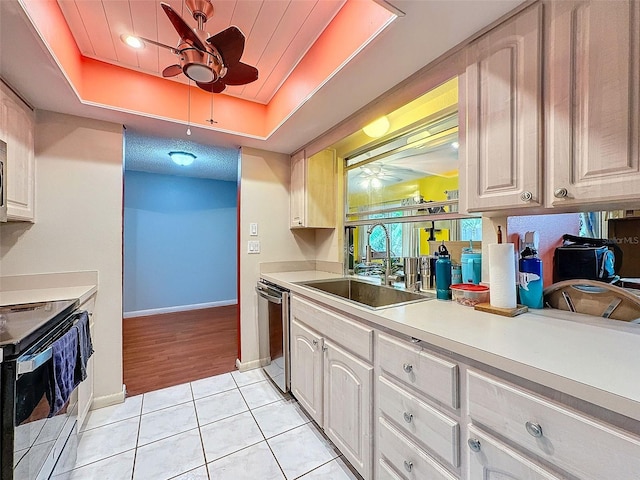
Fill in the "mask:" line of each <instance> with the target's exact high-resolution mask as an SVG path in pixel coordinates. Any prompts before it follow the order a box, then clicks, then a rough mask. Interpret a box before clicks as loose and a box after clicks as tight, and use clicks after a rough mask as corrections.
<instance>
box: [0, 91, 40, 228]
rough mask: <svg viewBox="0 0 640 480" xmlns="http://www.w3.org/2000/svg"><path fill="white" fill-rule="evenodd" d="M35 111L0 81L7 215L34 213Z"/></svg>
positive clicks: (22, 217) (27, 217)
mask: <svg viewBox="0 0 640 480" xmlns="http://www.w3.org/2000/svg"><path fill="white" fill-rule="evenodd" d="M34 129H35V114H34V112H33V110H31V108H29V107H28V106H27V105H26V104H25V103H24V102H23V101H22V100H20V98H18V96H17V95H15V94H14V93H13V92H12V91H11V90H10V89H9V88H7V86H6V85H4V84H3V83H2V82H0V139H2V140H4V141H5V142H6V143H7V165H6V175H7V183H6V187H7V219H8V220H17V221H28V222H33V221H34V217H35V205H34V204H35V154H34Z"/></svg>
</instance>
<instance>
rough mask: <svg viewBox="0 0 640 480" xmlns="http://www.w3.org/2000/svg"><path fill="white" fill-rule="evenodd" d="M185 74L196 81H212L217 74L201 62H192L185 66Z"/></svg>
mask: <svg viewBox="0 0 640 480" xmlns="http://www.w3.org/2000/svg"><path fill="white" fill-rule="evenodd" d="M183 71H184V74H185V75H186V76H187V77H189V78H190V79H191V80H193V81H194V82H200V83H211V82H213V81H215V80H216V75H215V73H214V72H213V70H211V69H210V68H209V67H207V66H206V65H202V64H200V63H190V64H188V65H185V66H184V67H183Z"/></svg>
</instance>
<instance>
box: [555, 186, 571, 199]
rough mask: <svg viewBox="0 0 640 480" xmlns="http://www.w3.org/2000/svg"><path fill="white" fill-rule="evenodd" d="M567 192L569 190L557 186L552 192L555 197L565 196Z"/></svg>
mask: <svg viewBox="0 0 640 480" xmlns="http://www.w3.org/2000/svg"><path fill="white" fill-rule="evenodd" d="M568 194H569V192H568V191H567V189H566V188H564V187H562V188H558V189H556V190H555V191H554V192H553V196H554V197H556V198H565V197H566V196H567V195H568Z"/></svg>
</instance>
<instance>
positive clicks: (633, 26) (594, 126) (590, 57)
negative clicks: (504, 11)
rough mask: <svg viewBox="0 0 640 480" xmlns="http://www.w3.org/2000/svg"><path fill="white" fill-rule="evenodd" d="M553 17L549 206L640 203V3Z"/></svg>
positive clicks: (592, 4) (559, 6)
mask: <svg viewBox="0 0 640 480" xmlns="http://www.w3.org/2000/svg"><path fill="white" fill-rule="evenodd" d="M545 8H546V9H547V12H548V25H549V28H548V41H547V42H546V45H547V52H546V59H547V62H548V69H547V70H548V78H547V81H548V85H547V88H546V90H547V101H546V108H547V149H546V151H547V162H546V163H547V172H546V178H547V181H548V183H549V188H548V189H547V192H546V199H547V205H548V206H553V207H558V206H567V205H576V204H577V205H580V204H594V205H597V204H600V203H610V204H611V203H618V202H620V203H625V202H627V203H628V202H629V201H630V200H631V201H633V200H635V202H637V201H638V199H640V153H639V151H640V150H639V142H640V2H638V1H635V0H628V1H625V0H621V1H616V2H601V1H598V0H591V1H562V2H549V3H548V4H546V5H545Z"/></svg>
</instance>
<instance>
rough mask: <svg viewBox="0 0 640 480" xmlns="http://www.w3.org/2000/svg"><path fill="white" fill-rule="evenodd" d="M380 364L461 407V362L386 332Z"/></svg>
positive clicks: (380, 339)
mask: <svg viewBox="0 0 640 480" xmlns="http://www.w3.org/2000/svg"><path fill="white" fill-rule="evenodd" d="M378 347H379V348H378V350H379V361H380V368H381V369H382V370H383V371H385V372H386V373H388V374H389V375H392V376H394V377H396V378H397V379H399V380H400V381H402V382H404V383H406V384H408V385H411V386H412V387H414V388H416V389H418V390H419V391H420V392H422V393H424V394H425V395H427V396H429V397H431V398H434V399H435V400H437V401H439V402H441V403H443V404H444V405H448V406H450V407H452V408H458V365H457V364H455V363H452V362H450V361H447V360H444V359H442V358H439V357H436V356H435V355H431V354H429V353H427V352H425V351H423V350H422V348H421V347H420V346H419V345H413V344H410V343H407V342H404V341H401V340H398V339H396V338H393V337H390V336H389V335H385V334H383V333H381V334H379V335H378Z"/></svg>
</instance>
